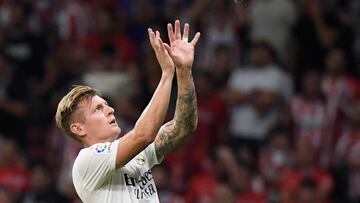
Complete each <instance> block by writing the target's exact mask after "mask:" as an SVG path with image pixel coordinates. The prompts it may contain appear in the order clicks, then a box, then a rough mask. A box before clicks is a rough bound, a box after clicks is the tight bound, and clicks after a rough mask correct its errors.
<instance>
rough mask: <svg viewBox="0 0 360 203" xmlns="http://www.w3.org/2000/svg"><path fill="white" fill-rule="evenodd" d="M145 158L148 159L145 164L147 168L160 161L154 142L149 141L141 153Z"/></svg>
mask: <svg viewBox="0 0 360 203" xmlns="http://www.w3.org/2000/svg"><path fill="white" fill-rule="evenodd" d="M141 154H143V155H144V156H145V158H146V160H148V162H147V165H148V167H149V168H152V167H153V166H155V165H156V164H159V163H161V160H158V159H157V156H156V151H155V143H154V142H153V143H151V144H150V145H149V146H148V147H147V148H146V149H145V150H144V151H142V153H141Z"/></svg>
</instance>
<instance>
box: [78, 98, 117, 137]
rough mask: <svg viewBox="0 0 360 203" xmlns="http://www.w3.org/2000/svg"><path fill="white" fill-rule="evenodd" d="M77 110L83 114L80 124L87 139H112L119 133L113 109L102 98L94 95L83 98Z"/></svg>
mask: <svg viewBox="0 0 360 203" xmlns="http://www.w3.org/2000/svg"><path fill="white" fill-rule="evenodd" d="M77 111H78V112H79V113H82V114H83V117H84V120H83V122H82V126H83V129H84V133H85V134H86V137H88V139H91V140H95V141H99V142H106V141H113V140H115V139H116V138H117V136H118V135H119V134H120V132H121V129H120V127H119V126H118V125H117V123H116V119H115V116H114V109H113V108H111V107H110V106H109V105H108V103H107V102H106V101H105V100H104V99H103V98H101V97H99V96H97V95H96V96H94V97H92V98H91V99H89V100H84V101H82V102H80V104H79V109H78V110H77ZM85 139H86V138H85Z"/></svg>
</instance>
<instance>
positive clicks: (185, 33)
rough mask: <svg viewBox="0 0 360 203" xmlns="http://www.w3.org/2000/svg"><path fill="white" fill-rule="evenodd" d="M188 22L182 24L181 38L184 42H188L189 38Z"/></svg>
mask: <svg viewBox="0 0 360 203" xmlns="http://www.w3.org/2000/svg"><path fill="white" fill-rule="evenodd" d="M189 29H190V28H189V24H188V23H185V26H184V33H183V37H182V39H183V40H184V41H186V42H188V40H189Z"/></svg>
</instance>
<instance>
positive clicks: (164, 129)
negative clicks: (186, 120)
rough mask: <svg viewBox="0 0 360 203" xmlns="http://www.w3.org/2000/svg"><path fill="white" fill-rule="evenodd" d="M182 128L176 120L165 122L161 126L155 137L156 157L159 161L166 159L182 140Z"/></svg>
mask: <svg viewBox="0 0 360 203" xmlns="http://www.w3.org/2000/svg"><path fill="white" fill-rule="evenodd" d="M180 132H181V131H180V128H179V127H178V126H177V125H176V122H175V121H174V120H172V121H169V122H167V123H165V124H164V125H163V126H161V128H160V130H159V132H158V134H157V136H156V138H155V151H156V157H157V159H158V160H159V161H162V160H163V159H164V156H165V155H166V154H167V153H168V152H169V151H170V150H171V149H173V148H174V147H176V145H177V143H178V142H179V141H180V140H179V138H180V136H179V134H180Z"/></svg>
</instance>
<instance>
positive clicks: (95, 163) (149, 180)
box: [72, 140, 159, 203]
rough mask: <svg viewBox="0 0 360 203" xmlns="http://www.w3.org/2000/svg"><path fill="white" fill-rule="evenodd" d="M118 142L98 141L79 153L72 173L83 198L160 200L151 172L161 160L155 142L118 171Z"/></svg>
mask: <svg viewBox="0 0 360 203" xmlns="http://www.w3.org/2000/svg"><path fill="white" fill-rule="evenodd" d="M118 143H119V140H116V141H114V142H112V143H110V142H108V143H99V144H95V145H92V146H91V147H88V148H84V149H82V150H81V151H80V152H79V155H78V157H77V158H76V160H75V162H74V166H73V172H72V174H73V182H74V186H75V189H76V192H77V193H78V195H79V196H80V198H81V200H82V201H83V202H84V203H99V202H104V203H115V202H116V203H158V202H159V198H158V194H157V190H156V187H155V182H154V179H153V177H152V175H151V171H150V169H151V168H152V167H153V166H154V165H155V164H158V163H159V161H158V160H157V158H156V154H155V145H154V143H153V144H151V145H149V146H148V147H147V148H146V149H145V150H144V151H142V152H141V153H139V154H138V155H137V156H136V157H135V158H133V159H132V160H131V161H130V162H128V163H127V164H126V165H125V166H124V167H122V168H120V169H117V170H116V166H115V165H116V154H117V148H118ZM119 150H121V149H119Z"/></svg>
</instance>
